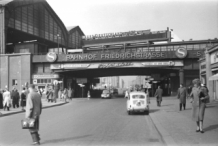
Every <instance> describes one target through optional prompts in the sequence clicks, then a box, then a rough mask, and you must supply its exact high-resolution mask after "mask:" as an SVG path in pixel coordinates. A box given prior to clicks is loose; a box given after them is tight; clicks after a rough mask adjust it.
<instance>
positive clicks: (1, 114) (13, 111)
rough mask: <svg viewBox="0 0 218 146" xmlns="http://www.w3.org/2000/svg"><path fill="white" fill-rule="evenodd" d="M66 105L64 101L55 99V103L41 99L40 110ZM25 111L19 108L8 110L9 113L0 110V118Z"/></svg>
mask: <svg viewBox="0 0 218 146" xmlns="http://www.w3.org/2000/svg"><path fill="white" fill-rule="evenodd" d="M63 104H66V103H65V102H64V101H62V100H59V99H57V102H56V103H54V102H52V103H51V102H48V101H47V100H46V99H45V98H42V108H43V109H45V108H50V107H54V106H60V105H63ZM22 112H25V111H22V110H21V107H19V108H13V107H11V108H10V111H7V109H6V110H5V111H4V109H0V117H4V116H9V115H13V114H17V113H22Z"/></svg>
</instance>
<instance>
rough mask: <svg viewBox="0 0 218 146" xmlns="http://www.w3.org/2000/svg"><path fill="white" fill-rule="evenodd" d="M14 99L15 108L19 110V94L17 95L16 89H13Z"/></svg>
mask: <svg viewBox="0 0 218 146" xmlns="http://www.w3.org/2000/svg"><path fill="white" fill-rule="evenodd" d="M15 99H16V100H15V106H17V108H19V101H20V94H19V92H18V90H17V89H15ZM14 108H15V107H14Z"/></svg>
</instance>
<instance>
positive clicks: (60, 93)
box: [58, 89, 62, 100]
mask: <svg viewBox="0 0 218 146" xmlns="http://www.w3.org/2000/svg"><path fill="white" fill-rule="evenodd" d="M58 98H59V99H60V100H62V90H61V89H59V91H58Z"/></svg>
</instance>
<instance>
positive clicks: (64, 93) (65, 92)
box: [63, 88, 68, 102]
mask: <svg viewBox="0 0 218 146" xmlns="http://www.w3.org/2000/svg"><path fill="white" fill-rule="evenodd" d="M63 96H64V101H65V102H67V98H68V93H67V88H64V92H63Z"/></svg>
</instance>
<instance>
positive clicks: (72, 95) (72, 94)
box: [71, 88, 74, 99]
mask: <svg viewBox="0 0 218 146" xmlns="http://www.w3.org/2000/svg"><path fill="white" fill-rule="evenodd" d="M73 97H74V90H73V88H72V91H71V98H72V99H73Z"/></svg>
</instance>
